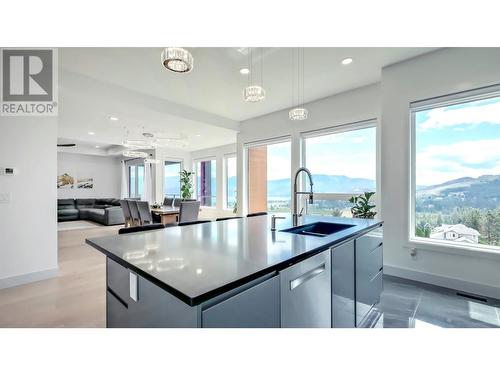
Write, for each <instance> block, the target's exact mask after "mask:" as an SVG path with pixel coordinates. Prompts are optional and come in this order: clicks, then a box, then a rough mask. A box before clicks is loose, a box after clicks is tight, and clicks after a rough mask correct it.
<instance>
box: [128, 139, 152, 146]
mask: <svg viewBox="0 0 500 375" xmlns="http://www.w3.org/2000/svg"><path fill="white" fill-rule="evenodd" d="M122 144H123V146H125V147H128V148H154V147H155V143H154V142H153V141H148V140H144V139H137V140H126V141H123V143H122Z"/></svg>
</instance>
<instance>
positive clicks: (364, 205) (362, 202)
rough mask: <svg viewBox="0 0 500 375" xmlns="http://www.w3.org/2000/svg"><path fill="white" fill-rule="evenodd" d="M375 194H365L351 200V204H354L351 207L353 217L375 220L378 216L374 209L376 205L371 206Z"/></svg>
mask: <svg viewBox="0 0 500 375" xmlns="http://www.w3.org/2000/svg"><path fill="white" fill-rule="evenodd" d="M373 194H375V193H374V192H365V193H364V194H361V195H358V196H353V197H351V198H349V202H350V203H352V204H354V206H353V207H351V213H352V217H357V218H362V219H373V218H374V217H375V215H376V214H377V213H376V212H375V211H373V209H374V208H375V205H374V204H370V198H371V197H372V196H373Z"/></svg>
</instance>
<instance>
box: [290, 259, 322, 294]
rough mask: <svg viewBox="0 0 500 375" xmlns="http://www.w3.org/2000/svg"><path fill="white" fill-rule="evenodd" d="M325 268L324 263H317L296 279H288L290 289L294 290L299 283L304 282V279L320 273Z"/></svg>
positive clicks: (306, 279)
mask: <svg viewBox="0 0 500 375" xmlns="http://www.w3.org/2000/svg"><path fill="white" fill-rule="evenodd" d="M325 269H326V264H325V263H323V264H321V265H319V266H318V267H316V268H313V269H312V270H310V271H307V272H306V273H303V274H302V275H300V276H299V277H297V278H296V279H294V280H292V281H290V290H294V289H295V288H297V287H298V286H299V285H301V284H304V283H305V282H306V281H308V280H310V279H312V278H313V277H316V276H318V275H319V274H320V273H322V272H323V271H324V270H325Z"/></svg>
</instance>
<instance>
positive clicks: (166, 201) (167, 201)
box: [163, 197, 174, 207]
mask: <svg viewBox="0 0 500 375" xmlns="http://www.w3.org/2000/svg"><path fill="white" fill-rule="evenodd" d="M173 202H174V198H168V197H165V198H163V205H164V206H166V207H172V203H173Z"/></svg>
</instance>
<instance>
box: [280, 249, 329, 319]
mask: <svg viewBox="0 0 500 375" xmlns="http://www.w3.org/2000/svg"><path fill="white" fill-rule="evenodd" d="M280 284H281V288H280V289H281V327H284V328H294V327H297V328H313V327H319V328H327V327H331V324H332V322H331V312H332V306H331V289H330V287H331V270H330V252H329V251H323V252H322V253H320V254H317V255H315V256H312V257H310V258H308V259H306V260H303V261H302V262H299V263H297V264H295V265H293V266H290V267H288V268H286V269H284V270H283V271H281V272H280Z"/></svg>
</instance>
